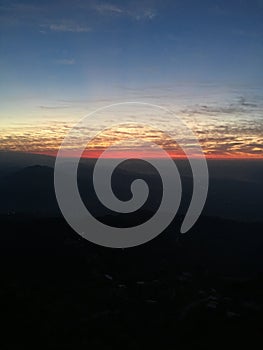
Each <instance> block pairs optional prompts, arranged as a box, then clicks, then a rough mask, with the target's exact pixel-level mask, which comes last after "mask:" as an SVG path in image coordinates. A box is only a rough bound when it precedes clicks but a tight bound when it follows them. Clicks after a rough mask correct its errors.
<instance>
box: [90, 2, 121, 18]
mask: <svg viewBox="0 0 263 350" xmlns="http://www.w3.org/2000/svg"><path fill="white" fill-rule="evenodd" d="M95 10H96V11H97V12H99V13H101V14H103V15H105V14H121V13H123V10H122V9H121V8H120V7H117V6H115V5H111V4H106V3H105V4H98V5H96V6H95Z"/></svg>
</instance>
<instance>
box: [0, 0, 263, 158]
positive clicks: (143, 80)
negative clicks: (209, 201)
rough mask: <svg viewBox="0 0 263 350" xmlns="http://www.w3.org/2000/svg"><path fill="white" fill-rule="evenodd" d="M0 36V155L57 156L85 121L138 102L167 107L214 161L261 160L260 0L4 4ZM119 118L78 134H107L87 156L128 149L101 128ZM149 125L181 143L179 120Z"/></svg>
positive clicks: (167, 144)
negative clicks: (118, 147) (102, 110)
mask: <svg viewBox="0 0 263 350" xmlns="http://www.w3.org/2000/svg"><path fill="white" fill-rule="evenodd" d="M0 33H1V34H0V35H1V36H0V50H1V57H0V73H1V81H0V103H1V111H0V150H4V151H11V150H12V151H22V152H32V153H44V154H54V155H55V154H56V152H57V150H58V148H59V146H60V144H61V142H62V140H63V138H64V137H65V136H66V134H67V132H68V131H69V130H70V129H71V128H72V127H73V125H74V124H75V123H77V122H78V121H79V119H80V118H82V117H83V116H85V115H88V114H89V113H91V112H92V111H94V110H96V109H97V108H101V107H104V106H106V105H109V104H113V103H120V102H129V101H138V102H144V103H153V104H157V105H160V106H163V107H166V108H168V109H169V110H171V111H172V112H173V113H174V114H175V115H176V116H177V117H178V118H180V119H181V120H182V121H183V122H184V123H185V124H186V125H187V126H188V127H189V128H191V129H192V130H193V132H194V133H195V135H196V137H197V139H198V140H199V142H200V144H201V146H202V148H203V150H204V153H205V154H206V155H207V157H223V158H228V157H230V158H232V157H234V158H235V157H244V158H262V157H263V153H262V151H263V139H262V135H263V0H221V1H210V0H209V1H208V0H204V1H202V0H201V1H194V0H173V1H170V0H162V1H160V0H148V1H146V0H141V1H136V0H135V1H130V0H127V1H98V0H91V1H84V0H74V1H72V0H63V1H58V0H54V1H42V2H39V1H17V2H16V1H3V0H2V1H0ZM116 113H117V114H114V115H113V114H110V113H109V114H108V115H107V113H106V112H105V114H104V116H103V118H104V119H103V118H96V117H93V118H91V119H90V121H89V123H88V124H87V126H86V128H85V130H82V135H81V136H82V142H84V139H85V136H87V137H89V136H90V135H91V133H92V132H93V133H95V134H96V133H99V132H102V133H100V134H99V135H98V136H97V137H96V139H95V140H94V141H92V142H91V144H90V145H89V146H88V148H89V150H90V153H89V154H90V156H96V155H97V154H98V152H100V150H102V149H104V148H105V147H108V145H111V144H112V142H113V141H121V134H122V132H120V130H118V136H116V132H114V130H111V131H110V132H109V131H107V130H106V131H105V130H104V131H103V129H104V127H105V123H104V122H103V120H104V121H105V120H106V119H107V121H108V120H109V119H112V120H113V124H116V121H118V119H119V117H120V116H119V115H118V113H120V112H116ZM134 113H135V111H134ZM136 113H138V118H137V119H136V120H137V121H141V122H142V123H146V122H147V120H148V119H149V116H148V117H146V116H145V115H143V114H142V112H141V113H140V111H137V110H136ZM150 119H151V116H150ZM154 123H155V124H156V126H157V127H160V128H161V131H169V134H170V135H171V136H172V137H174V138H176V140H180V135H178V129H177V125H176V123H175V122H174V118H172V117H171V118H170V119H169V120H164V119H163V120H162V121H160V123H159V124H158V122H156V120H155V121H154ZM106 124H108V123H106ZM164 125H165V129H166V130H163V126H164ZM147 130H148V131H147ZM147 130H146V129H143V133H144V135H145V134H146V135H147V137H148V140H149V141H152V140H156V138H157V136H156V135H159V134H158V133H157V134H156V133H154V131H153V129H149V128H148V129H147ZM124 131H125V132H126V133H129V132H130V128H129V127H128V126H127V127H126V128H125V130H124ZM137 131H138V130H137ZM139 131H140V132H141V131H142V130H139ZM95 134H94V135H95ZM131 134H132V135H133V136H136V132H134V130H133V131H131ZM153 134H154V135H153ZM162 135H163V134H162ZM181 136H182V135H181ZM181 138H182V137H181ZM160 139H161V141H163V142H164V146H165V147H166V148H168V150H170V151H173V153H174V154H176V152H177V146H176V145H175V146H174V145H172V143H171V142H168V141H167V138H165V137H163V136H162V137H161V136H160ZM122 147H124V146H122ZM133 147H134V146H133Z"/></svg>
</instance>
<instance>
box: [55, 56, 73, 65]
mask: <svg viewBox="0 0 263 350" xmlns="http://www.w3.org/2000/svg"><path fill="white" fill-rule="evenodd" d="M54 62H55V63H57V64H62V65H66V66H71V65H73V64H75V60H74V58H72V59H60V60H55V61H54Z"/></svg>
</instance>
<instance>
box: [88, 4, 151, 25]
mask: <svg viewBox="0 0 263 350" xmlns="http://www.w3.org/2000/svg"><path fill="white" fill-rule="evenodd" d="M94 9H95V10H96V11H97V12H98V13H99V14H101V15H104V16H123V17H130V18H132V19H134V20H137V21H141V20H153V19H154V18H155V17H156V15H157V13H156V11H155V10H153V9H152V8H145V7H143V6H139V7H137V8H135V9H132V8H129V7H126V6H116V5H113V4H109V3H98V4H95V6H94Z"/></svg>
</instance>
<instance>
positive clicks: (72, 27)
mask: <svg viewBox="0 0 263 350" xmlns="http://www.w3.org/2000/svg"><path fill="white" fill-rule="evenodd" d="M48 28H49V30H51V31H54V32H72V33H86V32H90V31H91V28H90V27H88V26H86V25H84V24H79V23H75V22H57V23H51V24H49V25H48Z"/></svg>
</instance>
